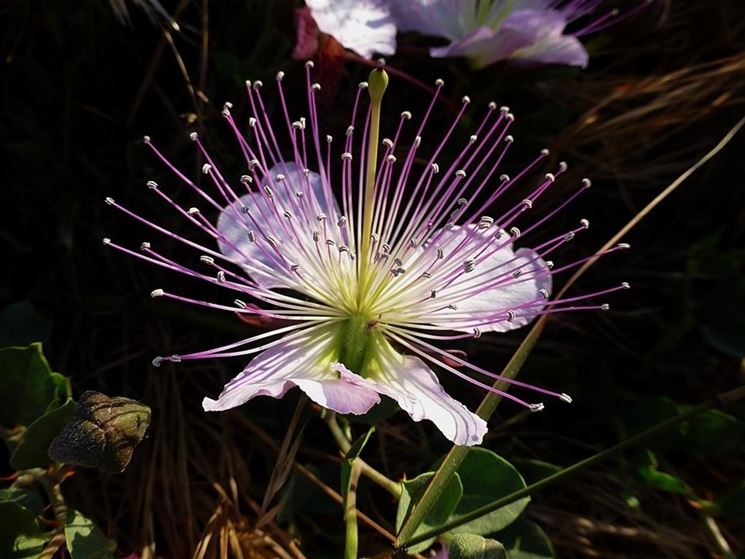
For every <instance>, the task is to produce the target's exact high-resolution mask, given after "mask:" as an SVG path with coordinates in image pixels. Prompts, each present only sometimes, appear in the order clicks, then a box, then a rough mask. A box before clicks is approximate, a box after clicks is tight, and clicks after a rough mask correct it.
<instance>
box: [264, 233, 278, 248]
mask: <svg viewBox="0 0 745 559" xmlns="http://www.w3.org/2000/svg"><path fill="white" fill-rule="evenodd" d="M266 242H267V243H269V244H270V245H271V247H272V248H277V247H278V246H279V241H278V240H277V239H275V238H274V237H272V236H271V235H267V236H266Z"/></svg>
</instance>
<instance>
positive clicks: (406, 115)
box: [401, 111, 411, 120]
mask: <svg viewBox="0 0 745 559" xmlns="http://www.w3.org/2000/svg"><path fill="white" fill-rule="evenodd" d="M401 118H403V119H406V120H410V119H411V112H409V111H404V112H402V113H401Z"/></svg>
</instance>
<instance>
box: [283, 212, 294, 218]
mask: <svg viewBox="0 0 745 559" xmlns="http://www.w3.org/2000/svg"><path fill="white" fill-rule="evenodd" d="M282 215H284V216H285V217H286V218H287V219H292V213H290V211H289V210H285V211H284V212H283V214H282Z"/></svg>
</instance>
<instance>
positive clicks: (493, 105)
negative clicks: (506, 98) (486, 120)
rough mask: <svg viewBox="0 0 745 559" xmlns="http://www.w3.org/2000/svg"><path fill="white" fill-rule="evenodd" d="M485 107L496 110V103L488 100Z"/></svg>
mask: <svg viewBox="0 0 745 559" xmlns="http://www.w3.org/2000/svg"><path fill="white" fill-rule="evenodd" d="M487 107H489V110H490V111H496V110H497V104H496V103H495V102H494V101H490V102H489V104H488V105H487Z"/></svg>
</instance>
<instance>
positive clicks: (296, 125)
mask: <svg viewBox="0 0 745 559" xmlns="http://www.w3.org/2000/svg"><path fill="white" fill-rule="evenodd" d="M292 127H293V128H294V129H295V130H303V129H304V128H305V127H304V126H303V121H301V120H296V121H295V122H293V123H292Z"/></svg>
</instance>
